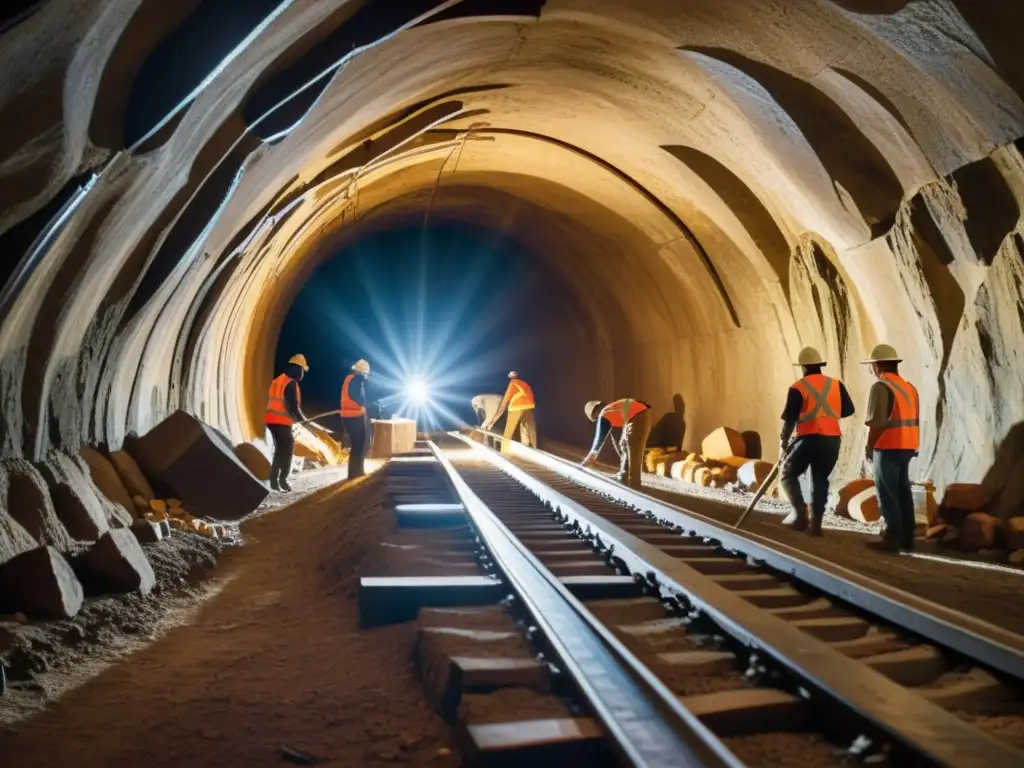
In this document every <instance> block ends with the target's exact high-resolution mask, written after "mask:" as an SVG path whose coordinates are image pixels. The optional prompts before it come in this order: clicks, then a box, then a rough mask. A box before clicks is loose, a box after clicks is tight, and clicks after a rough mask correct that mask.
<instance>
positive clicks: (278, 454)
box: [263, 355, 309, 491]
mask: <svg viewBox="0 0 1024 768" xmlns="http://www.w3.org/2000/svg"><path fill="white" fill-rule="evenodd" d="M308 370H309V365H308V364H307V363H306V358H305V356H304V355H294V356H292V358H291V359H290V360H289V361H288V367H287V368H285V371H284V373H282V374H281V375H280V376H278V377H277V378H276V379H274V380H273V381H272V382H270V395H269V397H268V399H267V412H266V414H265V415H264V416H263V423H264V424H265V425H266V427H267V430H268V431H269V432H270V435H271V437H273V438H274V460H273V462H272V463H271V464H270V487H271V488H272V489H274V490H275V491H290V490H291V489H292V487H291V486H290V485H288V473H289V472H290V471H291V469H292V454H293V453H294V452H295V436H294V435H292V426H293V425H294V424H295V423H296V422H303V421H305V420H306V417H305V416H304V415H303V413H302V392H300V391H299V382H300V381H302V377H303V375H304V374H305V373H306V371H308Z"/></svg>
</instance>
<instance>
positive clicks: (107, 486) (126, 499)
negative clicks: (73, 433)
mask: <svg viewBox="0 0 1024 768" xmlns="http://www.w3.org/2000/svg"><path fill="white" fill-rule="evenodd" d="M78 455H79V456H81V457H82V461H84V462H85V464H86V466H87V467H88V468H89V475H90V476H91V477H92V481H93V483H94V484H95V485H96V487H97V488H99V490H100V493H102V494H103V495H104V496H106V497H107V498H108V499H109V500H110V501H112V502H114V503H115V504H120V505H121V506H122V507H123V508H124V509H125V510H126V511H128V512H131V511H132V509H133V507H134V505H133V504H132V495H131V494H130V493H128V489H127V488H125V486H124V483H122V482H121V478H120V476H118V474H117V470H116V469H115V468H114V465H113V464H112V463H111V462H110V459H108V458H107V457H106V456H104V455H103V454H102V453H100V452H99V451H97V450H94V449H93V448H90V447H89V446H87V445H83V446H82V447H81V448H80V449H79V451H78Z"/></svg>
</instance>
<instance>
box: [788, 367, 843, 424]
mask: <svg viewBox="0 0 1024 768" xmlns="http://www.w3.org/2000/svg"><path fill="white" fill-rule="evenodd" d="M793 387H794V388H795V389H796V390H797V391H798V392H800V394H801V395H803V398H804V404H803V407H802V408H801V409H800V418H799V419H797V422H796V435H797V437H803V436H804V435H826V436H828V437H839V436H840V435H841V434H843V433H842V431H841V430H840V429H839V417H840V414H841V413H842V412H843V398H842V395H841V394H840V389H839V387H840V384H839V379H833V378H830V377H828V376H826V375H825V374H823V373H812V374H811V375H810V376H804V377H803V378H802V379H800V381H798V382H797V383H796V384H794V385H793Z"/></svg>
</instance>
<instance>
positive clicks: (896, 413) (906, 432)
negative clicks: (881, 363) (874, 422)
mask: <svg viewBox="0 0 1024 768" xmlns="http://www.w3.org/2000/svg"><path fill="white" fill-rule="evenodd" d="M879 381H881V382H882V383H883V384H885V386H887V387H888V388H889V391H890V392H892V412H891V413H890V414H889V423H888V424H886V427H885V431H884V432H882V436H881V437H879V438H878V442H876V443H875V448H877V449H879V450H882V451H897V450H906V451H916V450H917V449H918V448H920V447H921V399H920V397H918V394H917V390H916V389H914V385H913V384H911V383H910V382H909V381H907V380H906V379H903V378H900V377H899V376H897V375H896V374H895V373H883V374H882V377H881V378H880V379H879Z"/></svg>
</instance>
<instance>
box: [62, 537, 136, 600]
mask: <svg viewBox="0 0 1024 768" xmlns="http://www.w3.org/2000/svg"><path fill="white" fill-rule="evenodd" d="M73 565H74V569H75V572H76V573H77V574H78V576H79V578H80V579H81V580H82V584H84V585H85V589H86V592H87V593H88V594H90V595H93V594H104V593H107V592H141V593H142V594H144V595H147V594H149V592H150V590H152V589H153V586H154V585H155V584H156V576H155V575H154V573H153V567H152V566H151V565H150V564H149V560H147V559H146V554H145V553H144V552H143V551H142V547H141V546H140V545H139V542H138V540H137V539H136V537H135V535H134V534H133V533H132V531H130V530H128V531H125V530H113V531H108V532H107V533H106V534H104V535H103V537H102V538H100V540H99V541H97V542H96V543H95V544H93V545H92V546H91V547H89V549H88V550H87V551H85V552H84V553H82V554H81V555H79V556H78V557H76V558H74V561H73Z"/></svg>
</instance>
